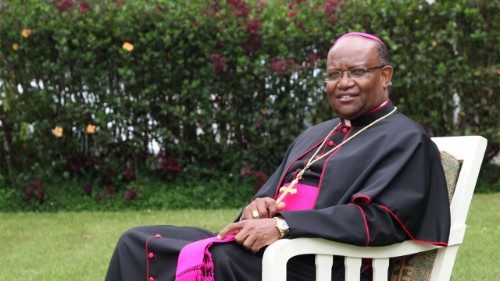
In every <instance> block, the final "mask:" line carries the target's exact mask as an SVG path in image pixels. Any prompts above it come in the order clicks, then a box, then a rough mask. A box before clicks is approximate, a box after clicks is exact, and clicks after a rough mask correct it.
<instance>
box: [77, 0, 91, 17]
mask: <svg viewBox="0 0 500 281" xmlns="http://www.w3.org/2000/svg"><path fill="white" fill-rule="evenodd" d="M78 11H80V13H81V14H85V13H86V12H88V11H90V5H89V3H87V2H81V3H80V4H79V5H78Z"/></svg>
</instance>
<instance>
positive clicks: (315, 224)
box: [281, 136, 449, 246]
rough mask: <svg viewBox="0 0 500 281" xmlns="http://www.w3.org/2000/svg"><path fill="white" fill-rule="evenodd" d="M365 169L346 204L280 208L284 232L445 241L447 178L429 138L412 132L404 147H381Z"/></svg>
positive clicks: (357, 241) (363, 241)
mask: <svg viewBox="0 0 500 281" xmlns="http://www.w3.org/2000/svg"><path fill="white" fill-rule="evenodd" d="M415 139H417V140H415ZM365 172H368V173H369V175H368V176H367V177H366V180H364V181H363V186H362V187H361V188H359V191H358V192H355V193H354V194H353V195H352V197H351V200H350V202H348V203H346V204H339V205H335V206H330V207H326V208H322V209H315V210H305V211H284V212H282V213H281V215H282V216H283V217H284V219H285V220H286V221H287V223H288V225H289V226H290V232H289V236H290V237H291V238H296V237H321V238H325V239H329V240H334V241H338V242H342V243H348V244H353V245H365V246H368V245H369V246H383V245H389V244H393V243H397V242H402V241H404V240H407V239H412V240H415V241H417V242H422V243H429V244H436V245H446V243H447V240H448V235H449V212H447V211H443V210H439V208H442V207H443V206H446V207H447V206H448V205H447V195H446V188H445V186H446V182H445V179H444V174H443V171H442V166H441V164H440V161H439V154H438V150H437V148H436V146H435V145H434V143H432V141H431V140H430V139H429V138H428V137H420V138H418V137H417V138H415V136H413V137H412V140H411V141H410V140H407V141H406V142H404V147H402V146H401V145H398V146H394V149H388V150H386V151H385V152H384V154H383V155H382V156H381V157H378V158H377V160H376V162H375V163H374V164H373V165H372V166H371V167H370V169H369V171H365ZM443 198H445V199H443ZM443 200H446V203H444V204H443Z"/></svg>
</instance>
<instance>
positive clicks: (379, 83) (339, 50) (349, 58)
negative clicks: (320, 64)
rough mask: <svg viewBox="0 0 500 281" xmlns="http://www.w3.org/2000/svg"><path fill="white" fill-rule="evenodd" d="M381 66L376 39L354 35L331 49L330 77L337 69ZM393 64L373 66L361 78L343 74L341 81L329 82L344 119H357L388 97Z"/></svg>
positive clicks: (331, 98) (330, 94) (336, 108)
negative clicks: (374, 40)
mask: <svg viewBox="0 0 500 281" xmlns="http://www.w3.org/2000/svg"><path fill="white" fill-rule="evenodd" d="M380 65H382V63H381V62H380V59H379V55H378V51H377V45H376V43H375V42H373V41H370V40H367V39H364V38H360V37H354V36H348V37H344V38H342V39H341V40H340V41H339V42H337V44H335V46H333V47H332V49H330V51H329V52H328V58H327V67H326V71H327V76H328V74H329V73H332V72H334V71H338V70H340V71H347V70H353V69H355V68H364V69H369V68H372V67H377V66H380ZM391 77H392V67H390V66H387V67H384V68H377V69H373V70H371V71H370V72H368V73H366V75H364V76H362V77H349V73H343V75H342V77H341V78H340V80H338V81H336V82H326V93H327V95H328V101H329V103H330V106H331V107H332V109H333V110H334V111H335V112H336V113H337V114H338V115H339V117H342V118H345V119H354V118H357V117H359V116H361V115H363V114H365V113H367V112H368V111H370V110H371V109H372V108H374V107H376V106H377V105H379V104H381V103H382V102H384V101H385V100H386V99H387V98H388V94H387V86H388V83H389V81H390V78H391Z"/></svg>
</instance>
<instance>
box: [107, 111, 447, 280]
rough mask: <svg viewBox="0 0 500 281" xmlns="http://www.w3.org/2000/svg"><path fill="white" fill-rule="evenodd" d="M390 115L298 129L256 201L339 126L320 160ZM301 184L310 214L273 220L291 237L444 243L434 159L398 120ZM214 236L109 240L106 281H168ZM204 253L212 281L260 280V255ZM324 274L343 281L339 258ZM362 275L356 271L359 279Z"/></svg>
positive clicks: (303, 272) (295, 268) (440, 177)
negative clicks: (310, 201)
mask: <svg viewBox="0 0 500 281" xmlns="http://www.w3.org/2000/svg"><path fill="white" fill-rule="evenodd" d="M393 109H394V106H393V105H392V104H391V103H390V102H389V103H387V104H386V105H385V106H383V107H381V108H378V109H377V110H375V111H372V112H369V113H367V114H365V115H363V116H361V117H359V118H357V119H355V120H340V119H338V118H336V119H332V120H329V121H326V122H323V123H321V124H318V125H316V126H313V127H311V128H309V129H307V130H306V131H304V132H303V133H302V134H301V135H300V136H299V137H298V138H296V139H295V141H294V142H293V143H292V145H291V146H290V147H289V149H288V150H287V152H286V154H285V157H284V158H283V161H282V163H281V165H280V166H279V167H278V169H276V171H275V172H274V173H273V175H272V176H271V177H270V178H269V180H268V181H267V182H266V183H265V184H264V185H263V186H262V188H261V189H260V190H259V191H258V192H257V194H256V195H255V197H275V196H276V192H277V190H278V188H279V187H280V186H282V185H283V184H284V183H287V182H290V181H291V180H292V179H293V177H294V176H295V175H296V174H297V173H298V171H300V169H301V168H303V167H304V165H305V162H306V161H307V160H308V159H309V158H310V156H311V155H312V154H313V153H314V151H315V150H316V149H317V148H318V146H319V145H320V144H321V142H322V141H323V139H324V138H325V137H326V136H327V135H328V133H329V132H330V131H331V130H332V129H333V128H334V127H336V126H337V125H338V124H339V123H340V126H339V127H337V129H336V130H335V132H334V133H333V135H332V137H331V138H330V139H329V140H327V141H326V142H325V145H324V146H323V147H322V148H321V150H320V154H322V153H324V152H326V151H328V150H329V149H330V148H332V147H334V146H335V145H337V144H339V143H340V142H342V140H345V139H347V138H348V137H349V136H352V135H353V134H355V133H356V132H357V131H359V130H360V129H362V128H363V127H365V126H367V125H368V124H370V123H371V122H373V121H374V120H376V119H378V118H380V117H382V116H384V115H386V114H388V113H390V112H391V111H392V110H393ZM301 182H302V183H305V184H308V185H313V186H318V187H319V188H320V190H319V195H318V198H317V201H316V204H315V207H314V209H313V210H304V211H283V212H281V215H282V216H283V217H284V219H285V220H286V221H287V223H288V225H289V226H290V232H289V237H290V238H295V237H321V238H326V239H330V240H334V241H339V242H343V243H348V244H353V245H366V246H382V245H389V244H393V243H397V242H401V241H404V240H415V241H417V242H421V243H429V244H436V245H446V244H447V241H448V235H449V228H450V214H449V205H448V197H447V196H448V195H447V190H446V181H445V178H444V174H443V169H442V166H441V162H440V156H439V151H438V149H437V147H436V146H435V144H434V143H433V142H432V141H431V140H430V138H429V136H428V135H427V134H426V132H425V130H424V129H423V128H422V127H421V126H420V125H419V124H417V123H416V122H414V121H412V120H411V119H409V118H408V117H406V116H404V115H403V114H401V113H399V112H397V111H396V112H395V113H393V114H391V115H390V116H388V117H387V118H385V119H383V120H382V121H380V122H378V123H376V124H375V125H373V126H372V127H370V128H368V129H367V130H365V131H364V132H361V133H360V134H359V135H357V136H356V137H354V138H352V139H351V140H350V141H348V142H347V143H345V144H344V145H342V146H341V147H340V148H339V149H338V150H336V151H335V152H334V153H332V154H330V155H329V156H327V157H325V159H323V160H320V161H318V162H316V163H314V164H313V165H312V166H311V167H310V169H308V170H307V172H306V173H305V174H304V177H303V179H302V180H301ZM290 196H293V195H290ZM214 235H215V234H214V233H211V232H209V231H206V230H203V229H199V228H192V227H175V226H150V227H138V228H134V229H131V230H129V231H127V232H125V233H124V234H123V235H122V237H121V238H120V240H119V241H118V244H117V246H116V249H115V252H114V254H113V257H112V259H111V262H110V266H109V269H108V273H107V276H106V280H108V281H111V280H148V281H154V280H174V279H175V277H174V276H175V270H176V266H177V256H178V253H179V251H180V249H181V248H182V247H183V246H184V245H186V244H188V243H190V242H192V241H197V240H200V239H204V238H207V237H210V236H214ZM211 253H212V256H213V259H214V266H215V279H216V280H217V281H227V280H237V281H243V280H249V281H255V280H260V279H261V269H262V266H261V262H262V251H261V252H260V253H258V254H251V253H250V252H247V251H246V250H244V249H243V248H241V247H240V246H238V245H236V244H233V243H228V244H218V245H215V246H212V247H211ZM333 272H334V280H343V279H341V278H342V277H343V265H342V260H341V259H339V258H336V259H335V260H334V267H333ZM369 275H370V271H369V270H365V271H364V272H363V275H362V276H363V279H365V280H368V279H369ZM288 280H314V259H313V257H312V256H309V255H308V256H300V257H297V258H294V259H292V260H291V261H290V262H289V266H288Z"/></svg>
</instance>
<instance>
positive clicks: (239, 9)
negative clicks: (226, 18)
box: [227, 0, 248, 18]
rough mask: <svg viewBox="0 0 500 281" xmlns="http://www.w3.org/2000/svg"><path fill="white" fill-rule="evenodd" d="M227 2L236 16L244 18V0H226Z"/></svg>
mask: <svg viewBox="0 0 500 281" xmlns="http://www.w3.org/2000/svg"><path fill="white" fill-rule="evenodd" d="M227 4H228V5H229V6H231V7H232V8H233V9H234V10H235V11H236V16H237V17H241V18H246V17H247V16H248V5H247V3H245V1H244V0H227Z"/></svg>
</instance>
